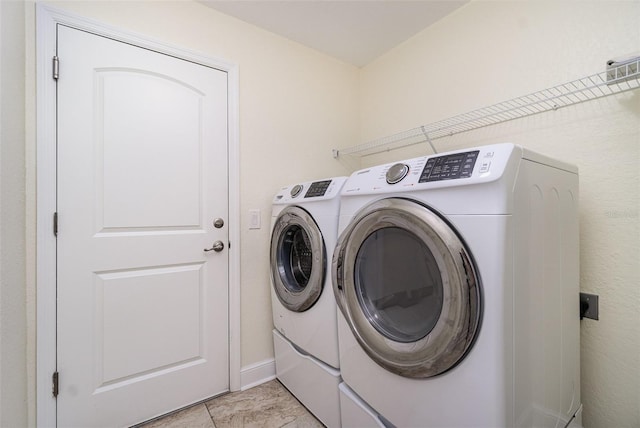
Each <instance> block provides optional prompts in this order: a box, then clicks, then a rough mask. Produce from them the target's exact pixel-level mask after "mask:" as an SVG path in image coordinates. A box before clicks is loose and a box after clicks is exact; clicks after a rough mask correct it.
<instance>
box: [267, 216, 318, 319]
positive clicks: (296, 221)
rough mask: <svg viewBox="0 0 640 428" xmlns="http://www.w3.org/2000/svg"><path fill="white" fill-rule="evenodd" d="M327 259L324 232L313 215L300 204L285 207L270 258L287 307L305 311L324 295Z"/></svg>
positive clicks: (276, 285) (273, 236) (274, 279)
mask: <svg viewBox="0 0 640 428" xmlns="http://www.w3.org/2000/svg"><path fill="white" fill-rule="evenodd" d="M299 247H303V248H302V249H300V248H299ZM300 252H305V254H300ZM294 253H296V254H294ZM326 259H327V255H326V249H325V245H324V239H323V237H322V232H320V229H319V228H318V225H317V224H316V222H315V221H314V220H313V217H311V215H310V214H309V213H308V212H307V211H305V210H304V209H302V208H300V207H297V206H290V207H286V208H285V209H283V210H282V212H281V213H280V215H279V216H278V218H277V219H276V221H275V224H274V226H273V231H272V234H271V256H270V260H271V282H272V284H273V288H274V290H275V293H276V296H277V297H278V300H280V302H281V303H282V304H283V305H284V306H285V307H286V308H287V309H289V310H291V311H294V312H304V311H306V310H307V309H309V308H310V307H312V306H313V305H314V303H315V302H316V301H317V300H318V299H319V298H320V295H321V294H322V289H323V287H324V280H325V271H326V266H327V260H326Z"/></svg>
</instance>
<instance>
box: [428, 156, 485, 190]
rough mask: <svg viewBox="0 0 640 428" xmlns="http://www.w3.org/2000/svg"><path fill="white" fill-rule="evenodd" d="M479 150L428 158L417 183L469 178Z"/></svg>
mask: <svg viewBox="0 0 640 428" xmlns="http://www.w3.org/2000/svg"><path fill="white" fill-rule="evenodd" d="M478 153H480V150H474V151H471V152H464V153H456V154H453V155H444V156H438V157H434V158H429V160H428V161H427V164H426V165H425V167H424V169H423V170H422V174H421V175H420V179H419V180H418V183H426V182H428V181H439V180H454V179H457V178H469V177H471V174H472V173H473V167H474V166H475V165H476V160H477V159H478Z"/></svg>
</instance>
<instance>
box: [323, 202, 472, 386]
mask: <svg viewBox="0 0 640 428" xmlns="http://www.w3.org/2000/svg"><path fill="white" fill-rule="evenodd" d="M332 275H333V286H334V294H335V296H336V300H337V302H338V306H339V308H340V310H341V311H342V313H343V315H344V317H345V319H346V320H347V323H348V324H349V327H350V329H351V330H352V332H353V334H354V336H355V338H356V339H357V340H358V343H359V344H360V346H361V347H362V348H363V350H365V352H366V353H367V354H368V355H369V356H370V357H371V358H372V359H373V360H374V361H375V362H376V363H378V364H379V365H380V366H382V367H384V368H385V369H387V370H389V371H390V372H392V373H395V374H398V375H401V376H404V377H409V378H428V377H433V376H437V375H440V374H442V373H444V372H446V371H448V370H450V369H451V368H453V367H455V366H456V365H457V364H458V363H459V362H460V361H462V359H463V358H464V357H465V355H466V354H467V353H468V352H469V350H470V349H471V347H472V345H473V343H474V341H475V337H476V335H477V332H478V330H479V325H480V318H481V314H482V299H481V286H480V279H479V276H478V274H477V269H476V268H475V266H474V263H473V259H472V257H471V254H470V253H469V251H468V250H467V248H466V246H465V245H464V243H463V242H462V240H461V239H460V237H459V236H458V234H457V233H456V232H455V230H454V229H453V228H452V227H451V226H450V225H449V224H448V223H447V222H446V221H445V220H444V219H443V218H442V217H441V216H440V215H438V214H437V213H436V212H435V211H433V210H432V209H430V208H429V207H427V206H426V205H424V204H422V203H420V202H418V201H415V200H410V199H403V198H387V199H382V200H378V201H376V202H373V203H372V204H370V205H368V206H367V207H365V208H364V209H363V210H362V211H360V213H359V214H358V215H356V217H355V218H354V220H353V221H352V222H351V223H350V225H349V226H348V227H347V228H346V229H345V230H344V232H343V233H342V234H341V236H340V238H339V239H338V244H337V246H336V249H335V251H334V256H333V261H332Z"/></svg>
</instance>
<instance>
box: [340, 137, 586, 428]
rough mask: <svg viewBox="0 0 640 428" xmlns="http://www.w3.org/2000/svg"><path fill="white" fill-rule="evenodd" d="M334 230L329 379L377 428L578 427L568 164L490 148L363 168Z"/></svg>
mask: <svg viewBox="0 0 640 428" xmlns="http://www.w3.org/2000/svg"><path fill="white" fill-rule="evenodd" d="M339 231H340V237H339V239H338V242H337V246H336V249H335V250H334V255H333V261H332V275H333V286H334V294H335V295H336V300H337V302H338V306H339V308H340V311H339V316H338V333H339V345H340V368H341V374H342V377H343V379H344V382H345V383H346V385H348V387H349V388H350V389H351V390H353V392H354V393H355V394H356V395H357V397H359V398H360V399H361V400H362V401H363V402H364V403H365V404H366V405H368V406H370V407H369V409H371V410H372V412H373V414H376V415H379V416H381V417H378V418H377V420H378V421H379V420H384V421H386V422H388V423H389V424H392V425H395V426H398V427H409V426H411V427H457V428H460V427H534V426H535V427H558V426H565V425H567V424H568V423H569V422H570V421H572V419H575V418H574V415H576V413H578V415H579V410H580V409H581V404H580V356H579V352H580V351H579V340H580V332H579V284H578V280H579V267H578V260H579V253H578V173H577V169H576V168H575V167H574V166H571V165H568V164H565V163H563V162H559V161H556V160H552V159H549V158H547V157H544V156H542V155H539V154H536V153H534V152H531V151H529V150H527V149H524V148H522V147H519V146H515V145H513V144H500V145H493V146H485V147H478V148H474V149H468V150H462V151H455V152H450V153H445V154H438V155H433V156H424V157H420V158H416V159H411V160H407V161H404V162H399V163H395V164H388V165H381V166H377V167H372V168H368V169H365V170H362V171H358V172H356V173H354V174H353V175H352V176H351V177H350V178H349V180H348V181H347V183H346V184H345V186H344V188H343V190H342V199H341V214H340V225H339ZM344 398H345V397H343V399H344ZM350 408H352V409H355V408H356V406H353V405H351V406H344V408H343V421H344V420H349V419H350V417H351V416H352V415H349V414H346V412H349V409H350ZM579 422H580V421H575V422H574V423H575V424H576V426H579ZM376 423H377V422H376ZM372 425H375V424H372Z"/></svg>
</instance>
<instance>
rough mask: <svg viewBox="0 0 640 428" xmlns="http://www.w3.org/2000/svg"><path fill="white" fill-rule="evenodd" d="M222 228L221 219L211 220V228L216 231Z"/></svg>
mask: <svg viewBox="0 0 640 428" xmlns="http://www.w3.org/2000/svg"><path fill="white" fill-rule="evenodd" d="M222 226H224V220H223V219H221V218H219V217H218V218H217V219H215V220H213V227H215V228H216V229H220V228H221V227H222Z"/></svg>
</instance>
